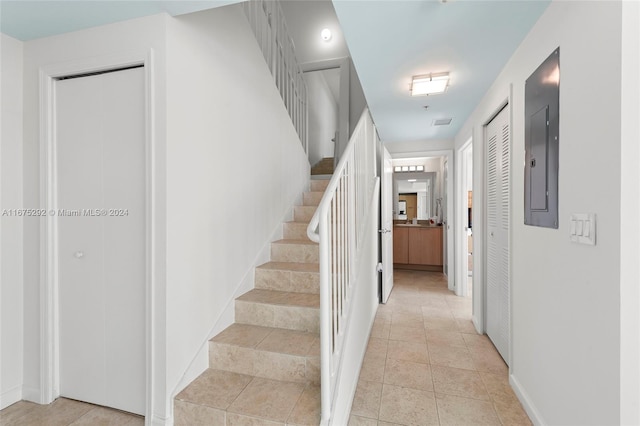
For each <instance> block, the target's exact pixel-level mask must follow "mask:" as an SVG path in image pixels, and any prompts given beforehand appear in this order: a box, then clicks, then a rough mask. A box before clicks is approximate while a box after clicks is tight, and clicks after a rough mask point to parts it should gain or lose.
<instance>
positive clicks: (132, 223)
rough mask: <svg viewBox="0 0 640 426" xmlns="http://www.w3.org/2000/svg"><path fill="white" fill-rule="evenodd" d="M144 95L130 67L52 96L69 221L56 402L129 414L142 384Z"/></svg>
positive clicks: (138, 409) (61, 275)
mask: <svg viewBox="0 0 640 426" xmlns="http://www.w3.org/2000/svg"><path fill="white" fill-rule="evenodd" d="M144 87H145V83H144V70H143V68H134V69H129V70H123V71H117V72H110V73H105V74H100V75H94V76H85V77H78V78H73V79H67V80H61V81H58V82H57V83H56V88H55V89H56V104H55V108H56V111H55V112H56V169H57V201H58V208H59V209H61V210H65V211H67V212H69V214H71V216H61V217H59V218H58V256H59V259H58V282H59V288H58V291H59V297H58V302H59V330H60V341H59V361H60V362H59V365H60V394H61V396H64V397H69V398H73V399H78V400H81V401H87V402H91V403H94V404H99V405H104V406H108V407H114V408H118V409H121V410H124V411H129V412H133V413H137V414H144V412H145V377H146V374H145V372H146V368H145V172H144V171H145V151H144V149H145V127H144V123H145V96H144ZM105 210H106V213H107V215H106V216H105V215H104V211H105ZM99 211H101V212H100V213H97V212H99Z"/></svg>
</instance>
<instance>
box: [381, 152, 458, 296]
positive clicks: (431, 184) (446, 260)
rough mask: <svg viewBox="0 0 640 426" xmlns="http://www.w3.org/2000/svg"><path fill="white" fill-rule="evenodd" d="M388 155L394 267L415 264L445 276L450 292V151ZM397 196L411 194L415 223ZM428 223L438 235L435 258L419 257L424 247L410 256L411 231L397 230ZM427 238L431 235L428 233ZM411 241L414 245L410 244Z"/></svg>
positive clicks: (451, 245) (451, 202)
mask: <svg viewBox="0 0 640 426" xmlns="http://www.w3.org/2000/svg"><path fill="white" fill-rule="evenodd" d="M391 155H392V158H393V161H392V164H393V170H394V172H393V200H392V202H391V205H392V209H393V219H394V223H395V225H397V226H398V229H394V231H398V232H397V233H395V232H394V234H393V245H394V247H395V249H394V255H393V262H394V266H395V267H396V268H402V269H409V268H416V265H417V266H418V268H417V269H419V270H432V271H435V270H437V271H443V272H444V273H445V274H446V280H447V287H448V288H449V289H450V290H453V289H454V271H455V268H454V257H455V256H454V252H453V249H454V247H455V244H454V238H453V230H452V228H451V225H453V224H454V223H455V220H453V216H452V215H453V213H452V212H453V200H454V198H455V197H453V196H447V195H448V194H453V179H451V178H449V177H447V176H445V175H446V174H447V173H449V170H448V167H449V164H453V163H450V161H451V159H452V158H453V151H427V152H416V153H393V154H391ZM401 194H411V196H414V195H413V194H415V196H416V198H417V201H416V211H417V212H416V214H415V221H416V222H417V223H413V221H412V220H411V218H410V217H409V215H408V214H407V213H408V211H407V207H408V205H409V203H408V202H407V200H406V198H405V199H404V202H403V200H402V196H401ZM383 205H384V204H383ZM407 222H409V223H407ZM428 224H430V225H434V227H435V228H436V229H431V230H432V231H436V230H437V232H438V233H441V235H442V236H441V237H438V238H437V240H434V241H437V242H438V247H437V248H436V250H437V251H438V255H437V256H435V257H429V256H426V255H424V256H422V255H421V254H424V253H422V252H426V251H428V249H427V248H426V247H423V248H422V249H421V250H420V252H418V256H417V257H416V256H411V253H410V252H409V248H410V247H417V246H418V245H419V244H418V243H417V241H416V240H415V238H410V236H411V235H409V234H411V232H409V229H408V228H406V227H404V228H402V229H401V227H403V226H404V225H414V226H415V225H418V226H424V225H428ZM438 225H439V226H438ZM445 228H446V230H445ZM424 231H427V230H424ZM447 231H448V232H447ZM420 232H422V231H420ZM413 234H414V237H415V234H416V233H415V232H413ZM426 235H427V234H426V233H425V236H426ZM428 235H430V236H432V234H428ZM412 240H413V242H414V243H412V242H411V241H412ZM423 240H424V238H419V241H423ZM445 251H446V253H445ZM414 254H416V253H414ZM412 258H413V259H414V260H412ZM433 259H436V260H433ZM445 265H446V266H445Z"/></svg>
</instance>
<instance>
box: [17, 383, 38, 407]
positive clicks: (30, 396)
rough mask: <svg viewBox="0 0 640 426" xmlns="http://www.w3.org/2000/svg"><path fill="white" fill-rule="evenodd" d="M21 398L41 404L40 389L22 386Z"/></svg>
mask: <svg viewBox="0 0 640 426" xmlns="http://www.w3.org/2000/svg"><path fill="white" fill-rule="evenodd" d="M22 399H23V400H25V401H30V402H35V403H36V404H42V399H41V397H40V389H38V388H30V387H26V386H23V387H22Z"/></svg>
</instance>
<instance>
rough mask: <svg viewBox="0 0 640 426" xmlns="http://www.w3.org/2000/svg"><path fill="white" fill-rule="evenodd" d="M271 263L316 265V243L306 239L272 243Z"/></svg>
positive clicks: (317, 254) (283, 240)
mask: <svg viewBox="0 0 640 426" xmlns="http://www.w3.org/2000/svg"><path fill="white" fill-rule="evenodd" d="M271 261H273V262H304V263H318V261H319V251H318V243H315V242H313V241H311V240H308V239H307V240H289V239H282V240H278V241H274V242H272V243H271Z"/></svg>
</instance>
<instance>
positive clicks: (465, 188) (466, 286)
mask: <svg viewBox="0 0 640 426" xmlns="http://www.w3.org/2000/svg"><path fill="white" fill-rule="evenodd" d="M456 169H457V171H456V180H457V188H456V192H457V194H458V199H457V205H458V206H459V208H458V212H457V217H456V229H457V233H456V234H457V241H456V242H457V250H456V265H457V276H458V277H459V279H458V283H457V285H456V294H457V295H458V296H463V297H472V294H473V144H472V140H471V139H469V140H468V141H467V142H466V143H465V144H464V145H463V146H462V147H460V149H458V151H457V154H456Z"/></svg>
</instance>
